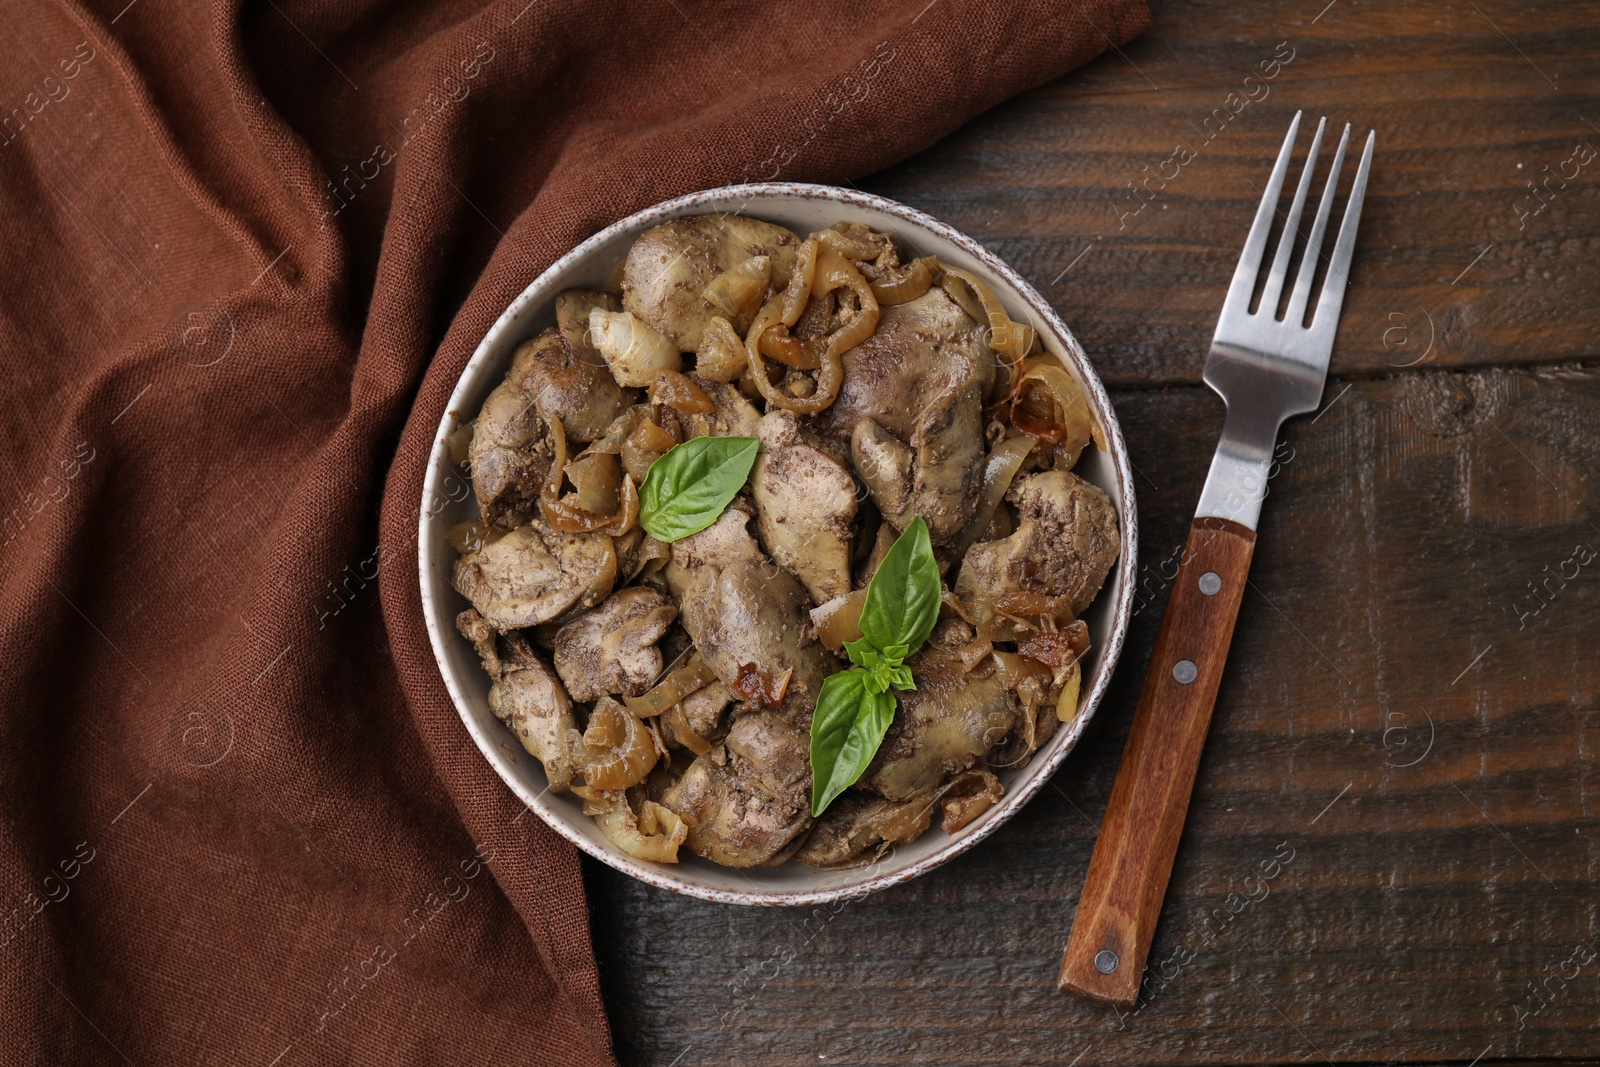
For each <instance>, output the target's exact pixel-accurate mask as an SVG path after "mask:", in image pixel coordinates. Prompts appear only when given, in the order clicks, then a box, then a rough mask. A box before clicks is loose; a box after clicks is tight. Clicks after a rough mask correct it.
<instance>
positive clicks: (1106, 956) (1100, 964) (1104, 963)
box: [1094, 948, 1121, 974]
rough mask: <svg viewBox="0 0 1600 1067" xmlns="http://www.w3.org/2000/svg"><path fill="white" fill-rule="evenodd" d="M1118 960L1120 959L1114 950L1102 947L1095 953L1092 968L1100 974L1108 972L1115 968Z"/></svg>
mask: <svg viewBox="0 0 1600 1067" xmlns="http://www.w3.org/2000/svg"><path fill="white" fill-rule="evenodd" d="M1119 962H1121V961H1119V960H1118V959H1117V954H1116V953H1115V952H1112V951H1111V950H1110V949H1108V948H1103V949H1101V950H1100V951H1099V952H1098V953H1096V954H1095V957H1094V969H1095V970H1097V971H1099V972H1100V973H1101V974H1110V973H1111V972H1112V971H1114V970H1116V969H1117V964H1118V963H1119Z"/></svg>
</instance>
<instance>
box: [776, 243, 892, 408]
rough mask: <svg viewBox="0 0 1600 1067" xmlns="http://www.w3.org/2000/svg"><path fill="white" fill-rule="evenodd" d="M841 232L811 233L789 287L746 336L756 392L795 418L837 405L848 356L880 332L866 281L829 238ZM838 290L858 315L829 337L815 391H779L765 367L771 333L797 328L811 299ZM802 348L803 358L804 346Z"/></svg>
mask: <svg viewBox="0 0 1600 1067" xmlns="http://www.w3.org/2000/svg"><path fill="white" fill-rule="evenodd" d="M837 233H838V231H837V230H824V231H823V232H822V233H821V234H812V235H811V236H810V237H808V238H806V239H805V240H804V241H802V242H801V244H800V251H799V253H798V255H797V256H796V259H795V269H794V273H793V274H792V275H791V276H790V279H789V287H788V288H787V289H785V290H784V292H783V294H782V295H781V296H779V297H775V298H773V299H772V300H769V301H767V303H766V305H765V306H764V307H762V309H761V310H760V311H758V312H757V313H756V318H755V321H754V322H753V323H752V324H751V326H750V333H749V335H748V336H746V337H745V359H746V362H747V364H748V367H749V372H750V378H751V380H752V381H753V382H754V383H755V386H756V388H757V389H758V390H759V391H760V393H761V395H762V397H763V398H765V399H766V401H767V403H768V405H775V406H777V407H780V408H783V409H785V410H787V411H792V412H794V413H795V414H797V415H812V414H815V413H816V412H819V411H822V410H824V409H825V408H827V407H828V406H829V405H830V404H832V403H833V402H834V400H835V399H836V398H837V397H838V395H839V388H840V386H842V385H843V384H844V359H843V356H844V353H845V352H846V351H848V350H849V349H851V348H854V347H855V346H856V345H858V344H860V343H861V342H862V341H864V340H866V339H867V338H868V337H869V336H871V335H872V331H873V330H874V329H876V328H877V325H878V317H879V315H880V313H881V312H880V309H879V307H878V301H877V299H876V298H875V297H874V296H873V295H872V287H871V286H870V285H868V284H867V280H866V279H865V278H863V277H862V276H861V272H860V271H859V270H857V269H856V266H855V264H854V263H852V262H851V261H850V260H849V259H847V258H846V257H845V256H844V255H843V254H841V253H840V252H839V251H837V250H836V249H835V248H834V247H833V244H832V243H831V240H830V239H829V238H827V237H826V236H825V235H826V234H837ZM841 238H842V235H841ZM839 288H845V289H848V290H850V291H851V292H853V293H855V295H856V300H857V302H858V303H859V304H860V310H859V311H857V312H856V315H855V317H854V318H852V319H851V320H850V322H849V323H847V324H846V325H844V326H842V327H840V328H839V329H838V330H835V331H834V332H833V333H832V334H830V335H829V336H828V340H827V345H826V347H824V348H823V350H822V353H821V355H820V356H819V357H818V359H819V361H820V363H821V366H820V367H819V368H818V370H817V376H816V388H815V389H814V390H813V391H812V392H811V393H810V394H809V395H806V396H797V395H795V394H794V393H792V392H786V391H785V390H782V389H779V388H778V387H777V386H775V385H774V384H773V383H772V380H771V379H770V378H768V377H767V368H766V365H765V364H764V363H763V362H762V355H763V349H762V338H763V336H764V335H765V334H766V332H767V331H768V330H769V329H771V328H773V327H775V326H778V325H779V324H781V325H782V326H784V327H785V328H786V329H787V328H788V327H791V326H793V325H794V324H795V323H796V322H798V321H800V316H801V314H802V313H803V312H804V311H805V306H806V302H807V301H808V300H810V299H811V298H813V297H821V296H823V295H824V294H826V293H830V292H832V291H833V290H835V289H839ZM800 347H801V352H802V355H804V349H805V347H806V346H803V345H802V346H800ZM780 348H784V346H780ZM784 350H787V349H786V348H784ZM773 358H778V357H777V356H774V357H773Z"/></svg>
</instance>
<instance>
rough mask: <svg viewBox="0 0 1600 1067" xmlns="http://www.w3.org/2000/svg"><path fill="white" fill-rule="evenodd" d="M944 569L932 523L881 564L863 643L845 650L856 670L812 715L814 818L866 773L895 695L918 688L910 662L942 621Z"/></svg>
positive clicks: (836, 678) (871, 589) (829, 686)
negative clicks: (935, 550) (932, 535)
mask: <svg viewBox="0 0 1600 1067" xmlns="http://www.w3.org/2000/svg"><path fill="white" fill-rule="evenodd" d="M941 592H942V590H941V587H940V583H939V565H938V563H937V562H936V561H935V560H934V558H933V544H932V542H931V541H930V540H929V539H928V524H927V523H925V522H923V521H922V519H921V517H920V516H919V517H917V518H915V519H912V520H911V525H909V526H907V527H906V529H905V532H904V533H902V534H901V535H900V536H899V537H898V538H896V539H895V542H894V546H893V547H892V548H890V549H889V552H888V554H887V555H885V556H884V557H883V562H881V563H880V564H878V569H877V571H876V572H875V573H874V574H873V575H872V581H871V582H869V583H868V584H867V599H866V603H865V604H864V605H862V608H861V640H859V641H847V642H846V643H845V646H844V647H845V651H846V652H847V653H848V654H849V656H850V662H852V663H854V664H856V666H854V667H851V668H849V669H848V670H843V671H840V672H838V673H837V674H831V675H829V676H828V677H827V679H826V680H825V681H824V682H823V683H822V691H821V692H820V693H818V694H817V707H816V710H815V711H814V712H812V715H811V814H812V816H813V817H816V816H820V815H821V814H822V813H823V812H824V811H826V810H827V808H828V805H829V804H831V803H833V800H834V798H835V797H837V796H838V795H839V794H840V793H842V792H844V791H845V790H846V789H849V788H850V787H851V786H852V785H854V784H855V783H856V780H857V779H858V778H860V777H861V775H862V774H863V773H864V772H865V771H866V769H867V765H868V764H870V763H871V762H872V757H873V756H875V755H877V753H878V746H879V745H881V744H883V735H884V734H885V733H887V732H888V730H889V723H890V722H892V721H893V719H894V712H895V707H896V705H897V704H898V699H897V698H896V697H895V695H894V692H893V691H894V690H896V689H902V690H903V689H915V688H916V687H917V686H916V683H915V682H914V681H913V680H912V677H911V668H910V667H907V666H906V665H905V661H906V659H907V658H909V657H910V656H912V655H914V654H915V653H916V651H917V649H919V648H921V647H922V644H923V642H925V641H926V640H927V639H928V635H929V634H930V633H932V632H933V625H934V623H936V622H938V621H939V602H940V599H941Z"/></svg>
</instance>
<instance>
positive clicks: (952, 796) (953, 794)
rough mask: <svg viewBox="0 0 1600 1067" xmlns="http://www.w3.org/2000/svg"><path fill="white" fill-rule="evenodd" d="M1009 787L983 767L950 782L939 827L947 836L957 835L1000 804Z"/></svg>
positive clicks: (947, 786)
mask: <svg viewBox="0 0 1600 1067" xmlns="http://www.w3.org/2000/svg"><path fill="white" fill-rule="evenodd" d="M1005 792H1006V791H1005V787H1003V786H1002V785H1001V784H1000V779H998V778H996V777H995V776H994V774H993V772H991V771H987V770H984V769H983V768H981V767H979V768H976V769H974V770H970V771H966V772H963V773H962V774H958V775H956V777H954V778H952V779H951V780H950V783H949V784H948V785H946V786H945V789H944V818H943V819H942V820H940V823H939V826H940V828H941V829H943V830H944V832H945V833H947V834H953V833H957V832H959V831H961V830H963V829H965V828H966V827H967V826H968V825H970V824H971V822H972V820H973V819H976V818H977V817H978V816H980V815H982V814H983V813H984V812H986V811H988V810H989V809H990V808H992V807H994V806H995V805H996V804H998V803H999V802H1000V798H1001V797H1003V796H1005Z"/></svg>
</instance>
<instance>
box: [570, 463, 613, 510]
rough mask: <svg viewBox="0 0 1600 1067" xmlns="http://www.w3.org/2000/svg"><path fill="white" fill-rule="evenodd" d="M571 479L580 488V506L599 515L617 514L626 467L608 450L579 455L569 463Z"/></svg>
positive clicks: (575, 487)
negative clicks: (623, 468) (623, 470)
mask: <svg viewBox="0 0 1600 1067" xmlns="http://www.w3.org/2000/svg"><path fill="white" fill-rule="evenodd" d="M567 481H569V482H571V483H572V487H573V488H574V489H576V490H577V492H578V507H580V508H583V509H584V510H585V511H592V512H594V513H595V514H597V515H611V514H615V513H616V510H617V504H618V502H619V501H620V500H621V492H622V468H621V467H620V466H618V465H617V457H616V456H613V455H610V454H609V453H606V452H594V453H590V454H588V455H583V456H579V457H578V458H577V459H575V460H573V461H572V462H571V463H568V464H567Z"/></svg>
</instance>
